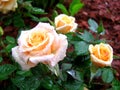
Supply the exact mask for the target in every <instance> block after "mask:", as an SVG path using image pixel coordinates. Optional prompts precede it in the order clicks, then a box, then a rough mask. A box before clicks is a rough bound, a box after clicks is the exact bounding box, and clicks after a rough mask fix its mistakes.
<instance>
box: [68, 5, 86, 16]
mask: <svg viewBox="0 0 120 90" xmlns="http://www.w3.org/2000/svg"><path fill="white" fill-rule="evenodd" d="M83 5H84V4H82V3H78V4H75V5H74V6H72V8H71V9H70V10H69V11H70V15H71V16H74V15H75V14H76V13H77V12H78V11H80V9H81V8H82V7H83Z"/></svg>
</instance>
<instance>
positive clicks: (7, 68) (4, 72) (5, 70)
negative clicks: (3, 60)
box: [0, 64, 16, 80]
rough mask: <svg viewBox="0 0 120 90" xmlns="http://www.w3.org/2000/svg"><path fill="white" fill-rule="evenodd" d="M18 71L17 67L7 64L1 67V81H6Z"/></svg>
mask: <svg viewBox="0 0 120 90" xmlns="http://www.w3.org/2000/svg"><path fill="white" fill-rule="evenodd" d="M15 70H16V67H15V66H13V65H11V64H5V65H1V66H0V80H5V79H7V78H8V75H10V74H12V72H14V71H15Z"/></svg>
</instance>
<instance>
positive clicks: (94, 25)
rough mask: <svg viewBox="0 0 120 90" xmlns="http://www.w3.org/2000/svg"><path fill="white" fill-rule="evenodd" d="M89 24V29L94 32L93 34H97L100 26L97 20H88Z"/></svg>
mask: <svg viewBox="0 0 120 90" xmlns="http://www.w3.org/2000/svg"><path fill="white" fill-rule="evenodd" d="M88 24H89V26H90V27H89V29H90V30H92V31H93V32H97V28H98V24H97V22H96V21H95V20H93V19H89V20H88Z"/></svg>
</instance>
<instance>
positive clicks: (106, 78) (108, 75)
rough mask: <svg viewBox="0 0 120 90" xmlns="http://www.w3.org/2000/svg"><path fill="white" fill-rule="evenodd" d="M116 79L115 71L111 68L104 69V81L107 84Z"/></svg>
mask: <svg viewBox="0 0 120 90" xmlns="http://www.w3.org/2000/svg"><path fill="white" fill-rule="evenodd" d="M113 79H114V75H113V71H112V70H111V69H109V68H104V69H103V73H102V80H103V81H104V82H106V83H110V82H112V80H113Z"/></svg>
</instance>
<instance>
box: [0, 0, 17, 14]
mask: <svg viewBox="0 0 120 90" xmlns="http://www.w3.org/2000/svg"><path fill="white" fill-rule="evenodd" d="M15 8H17V0H0V11H1V12H2V13H4V14H5V13H7V12H9V11H10V10H12V11H15Z"/></svg>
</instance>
